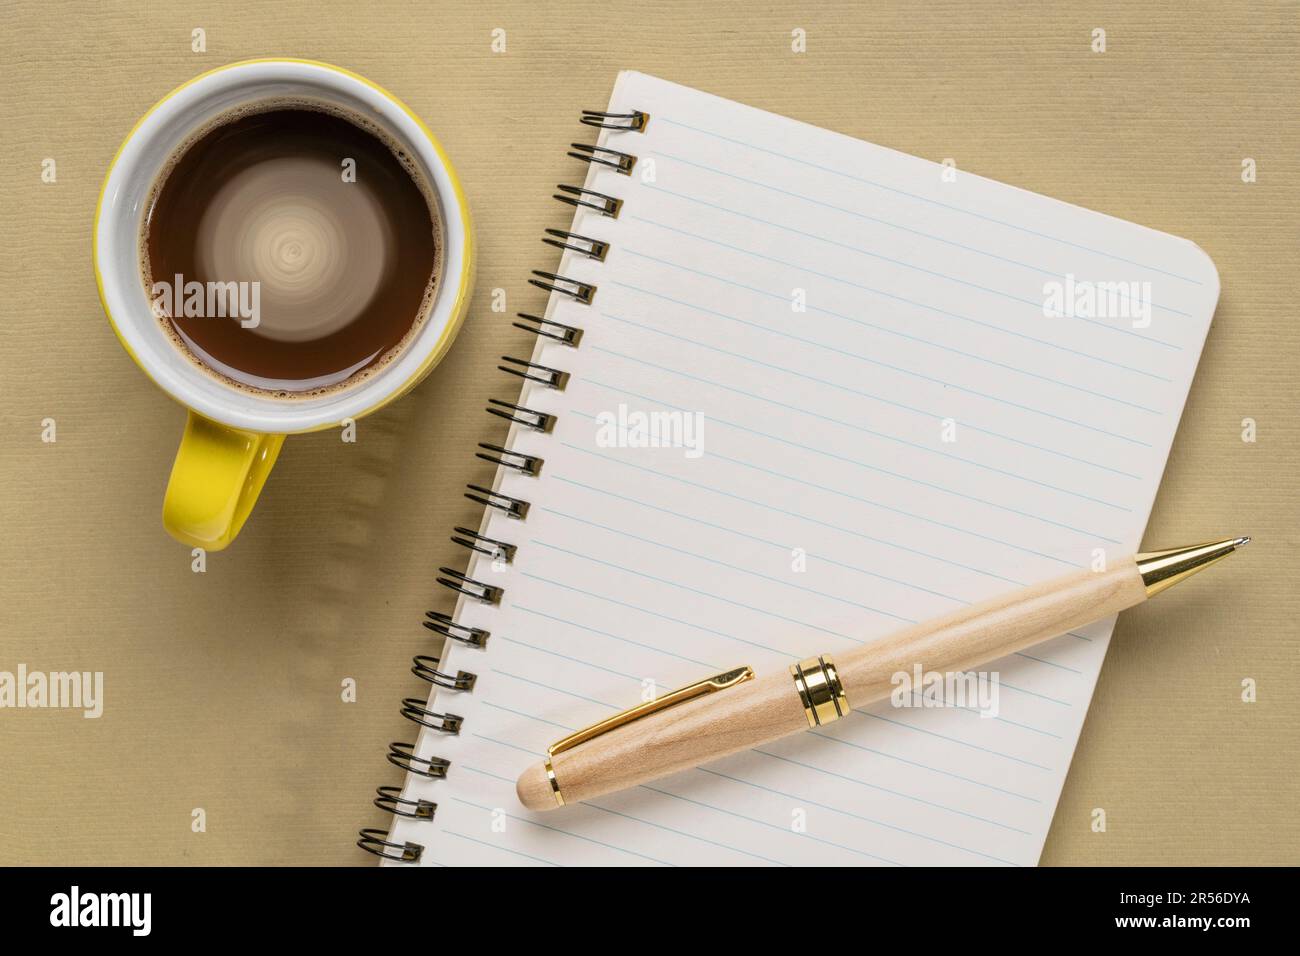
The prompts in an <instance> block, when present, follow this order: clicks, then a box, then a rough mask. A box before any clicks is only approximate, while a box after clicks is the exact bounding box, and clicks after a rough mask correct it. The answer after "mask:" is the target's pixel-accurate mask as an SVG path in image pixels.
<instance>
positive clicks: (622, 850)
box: [450, 764, 677, 866]
mask: <svg viewBox="0 0 1300 956" xmlns="http://www.w3.org/2000/svg"><path fill="white" fill-rule="evenodd" d="M461 769H462V770H469V771H473V772H474V773H485V771H482V770H479V769H478V768H476V767H467V766H465V765H464V764H461ZM450 799H451V801H452V802H453V803H459V804H463V805H464V806H467V807H473V808H474V809H475V810H485V811H487V812H488V813H489V814H491V813H494V812H495V811H496V810H497V809H499V808H497V807H485V806H483V804H481V803H474V802H473V801H472V800H466V799H465V798H463V797H451V798H450ZM501 812H502V813H503V814H504V815H505V816H507V817H509V818H510V819H511V820H518V821H519V822H520V823H527V824H528V825H529V826H534V827H538V828H540V829H542V830H550V831H551V832H552V833H562V834H564V835H565V836H569V837H573V838H574V839H575V840H582V841H584V842H586V843H591V844H593V845H595V846H599V847H604V848H605V849H607V850H617V851H618V852H619V853H626V854H627V855H628V856H635V857H640V858H641V859H643V860H649V861H650V862H651V863H658V864H659V865H660V866H676V865H677V864H676V863H669V862H668V861H667V860H661V859H659V858H658V857H654V856H649V855H648V854H645V853H638V852H636V850H629V849H628V848H627V847H625V846H617V845H615V844H613V843H606V842H605V841H603V840H597V839H594V838H592V837H589V836H583V835H582V834H581V833H574V832H573V831H572V830H565V829H564V828H563V827H553V826H550V825H549V824H546V823H539V822H538V821H537V820H530V819H529V818H528V817H521V816H519V815H518V814H516V813H505V811H504V810H502V811H501ZM493 845H495V844H493Z"/></svg>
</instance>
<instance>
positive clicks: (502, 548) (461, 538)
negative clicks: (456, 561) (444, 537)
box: [451, 528, 516, 564]
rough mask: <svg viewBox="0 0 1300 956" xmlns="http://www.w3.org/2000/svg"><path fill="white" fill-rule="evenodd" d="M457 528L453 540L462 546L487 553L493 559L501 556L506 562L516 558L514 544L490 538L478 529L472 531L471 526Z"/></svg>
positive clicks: (480, 552)
mask: <svg viewBox="0 0 1300 956" xmlns="http://www.w3.org/2000/svg"><path fill="white" fill-rule="evenodd" d="M455 530H456V533H455V534H454V535H452V536H451V540H452V541H454V542H456V544H458V545H460V546H461V547H462V548H469V549H470V550H471V551H477V552H478V553H479V554H486V555H487V556H488V557H489V558H492V559H493V560H496V559H497V558H500V559H501V560H502V561H504V562H505V563H506V564H509V563H510V562H511V561H513V560H514V559H515V551H516V548H515V546H514V545H513V544H507V543H506V542H504V541H498V540H497V539H496V538H489V537H487V536H486V535H481V534H479V533H478V532H477V531H471V530H469V528H456V529H455Z"/></svg>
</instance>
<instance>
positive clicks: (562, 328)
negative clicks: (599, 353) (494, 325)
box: [510, 312, 582, 348]
mask: <svg viewBox="0 0 1300 956" xmlns="http://www.w3.org/2000/svg"><path fill="white" fill-rule="evenodd" d="M519 318H521V319H524V320H526V321H524V322H511V323H510V324H511V325H513V326H514V327H515V328H517V329H523V330H524V331H525V332H532V333H533V335H540V336H544V337H546V338H548V339H554V340H555V341H556V342H560V343H562V344H564V345H568V346H570V347H572V348H577V347H578V343H580V342H581V341H582V329H579V328H576V327H575V326H572V325H565V324H564V323H563V322H556V321H555V320H554V319H543V318H539V317H538V316H535V315H529V314H528V313H527V312H520V313H519Z"/></svg>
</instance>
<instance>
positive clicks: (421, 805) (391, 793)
mask: <svg viewBox="0 0 1300 956" xmlns="http://www.w3.org/2000/svg"><path fill="white" fill-rule="evenodd" d="M374 803H375V806H377V807H378V808H379V809H380V810H387V811H388V812H389V813H391V814H393V815H394V816H399V817H410V818H411V819H412V820H432V819H433V815H434V814H435V813H437V812H438V805H437V804H436V803H434V802H433V801H432V800H407V799H406V798H405V797H403V796H402V788H401V787H376V788H375V800H374Z"/></svg>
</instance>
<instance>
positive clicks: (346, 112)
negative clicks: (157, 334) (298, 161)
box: [137, 96, 444, 401]
mask: <svg viewBox="0 0 1300 956" xmlns="http://www.w3.org/2000/svg"><path fill="white" fill-rule="evenodd" d="M274 110H306V111H310V112H318V113H324V114H327V115H330V116H334V117H337V118H339V119H342V120H344V121H345V122H348V123H350V124H352V125H353V126H355V127H358V128H359V129H362V130H364V131H365V132H367V133H369V134H371V135H372V136H374V137H375V139H377V140H379V142H381V143H383V145H384V146H385V147H386V148H387V149H388V151H389V152H390V153H392V155H393V157H394V158H395V159H396V160H397V161H398V163H399V164H401V166H402V168H403V169H404V170H405V171H406V173H407V175H409V176H410V178H411V181H412V182H413V183H414V184H415V186H416V187H417V188H418V189H419V190H420V193H421V195H423V196H424V200H425V203H426V204H427V205H428V208H429V216H430V219H431V220H432V222H433V224H434V234H433V238H434V259H433V268H432V270H431V272H430V278H429V282H428V284H427V285H426V286H425V289H424V296H423V297H422V299H421V301H420V307H419V309H418V310H417V314H416V316H415V317H414V318H413V320H412V322H411V327H410V329H408V330H407V332H406V334H405V335H404V336H402V338H401V340H400V341H399V342H398V343H397V344H396V345H394V346H392V347H391V348H390V349H388V351H387V352H385V353H384V354H383V355H381V356H380V357H379V358H377V359H375V360H374V361H373V362H371V363H369V364H368V365H367V366H366V367H365V368H363V369H361V370H360V371H358V372H355V373H353V374H352V375H350V376H348V377H347V378H346V379H344V380H343V381H341V382H336V383H332V384H330V385H326V386H322V387H319V388H309V389H302V390H291V389H267V388H261V387H258V386H256V385H251V384H249V383H247V382H241V381H239V380H237V379H235V378H232V377H230V376H228V375H224V374H222V373H221V372H219V371H217V370H216V369H214V368H212V367H211V366H210V365H209V364H208V363H206V362H205V361H204V360H203V359H202V358H200V357H199V356H198V355H197V354H195V352H194V350H193V349H192V348H191V347H190V344H189V343H188V342H186V341H185V339H184V337H183V336H182V335H181V334H180V332H179V331H178V330H177V328H176V326H175V325H174V324H173V323H172V322H171V320H170V319H169V318H168V317H167V316H165V315H164V316H158V317H157V318H158V321H159V324H160V327H161V328H162V331H163V334H165V335H166V336H167V338H168V340H169V341H170V342H171V344H172V345H173V346H174V347H175V348H176V350H177V351H179V352H180V353H181V354H182V355H184V356H185V358H186V359H188V360H189V362H190V364H192V365H193V366H195V367H196V368H198V369H200V370H201V371H202V372H203V373H204V374H205V375H207V376H208V377H209V378H214V379H216V380H217V381H219V382H221V383H222V384H223V385H225V386H227V387H229V388H233V389H235V390H236V391H239V392H243V393H246V394H250V395H259V396H263V397H269V398H275V399H280V400H285V401H307V400H313V399H319V398H324V397H326V396H329V395H334V394H337V393H340V392H345V391H351V390H352V389H354V388H357V387H359V386H360V385H362V384H364V383H365V382H368V381H370V380H371V379H373V378H375V377H376V376H378V375H380V374H382V373H383V372H384V371H385V370H386V369H387V368H388V367H389V366H390V365H392V364H393V363H394V362H396V361H397V360H398V359H399V358H400V357H401V355H402V354H403V353H404V352H405V351H406V349H407V347H408V346H410V344H411V342H412V341H414V339H415V337H416V336H417V335H418V334H419V333H420V331H421V330H422V329H423V328H424V326H425V324H426V323H427V322H428V319H429V314H430V312H431V311H432V309H433V302H434V299H435V298H436V295H437V292H438V286H439V283H440V279H441V276H442V264H443V245H444V236H443V229H442V211H441V208H440V206H439V204H438V200H437V196H436V193H435V192H434V189H433V186H432V185H431V184H430V182H429V181H428V179H427V177H426V176H425V175H424V172H423V170H421V169H420V166H419V163H418V162H417V161H416V160H415V158H414V157H413V156H411V155H410V154H409V153H408V151H407V150H406V148H405V147H404V146H403V145H402V144H401V143H400V142H398V140H397V139H396V138H394V137H393V136H392V135H391V134H390V133H389V132H388V130H386V129H385V128H384V127H383V126H381V125H380V124H378V123H376V122H374V121H372V120H369V119H367V118H366V117H364V116H362V115H360V114H359V113H357V112H355V111H353V110H350V109H347V108H345V107H342V106H339V105H338V104H337V103H332V102H329V101H326V100H318V99H313V98H310V97H298V96H280V97H268V98H266V99H260V100H256V101H254V102H251V103H245V104H242V105H240V106H236V107H234V108H232V109H229V110H226V111H225V112H223V113H220V114H218V115H217V116H214V117H213V118H211V119H209V120H208V121H207V122H206V123H204V124H202V125H201V126H199V127H197V128H196V129H195V130H194V131H192V132H191V133H189V134H188V135H187V136H186V137H185V139H184V140H183V141H182V142H181V144H180V145H178V146H177V147H176V148H175V149H173V150H172V152H171V154H170V155H169V156H168V157H167V159H166V160H165V161H164V163H163V165H162V167H161V168H160V169H159V171H158V173H157V175H156V176H155V177H154V181H153V184H152V185H151V186H150V187H149V193H148V197H147V199H146V201H145V203H144V207H143V208H144V212H143V213H142V216H141V221H140V226H139V228H138V230H137V233H138V235H137V241H138V259H139V266H140V276H141V279H142V281H143V283H144V288H145V296H146V298H148V299H149V300H150V302H152V301H153V284H154V282H155V281H159V280H155V279H154V277H153V270H152V268H151V265H150V257H149V247H148V241H147V240H148V229H147V228H146V225H147V223H148V219H149V215H150V212H151V211H152V209H153V206H154V201H155V200H156V199H157V197H158V193H159V192H160V191H161V190H162V188H163V186H164V185H165V184H166V183H167V180H168V177H169V176H170V175H171V174H172V172H173V170H175V168H176V166H177V164H178V163H180V161H181V160H182V159H183V158H184V157H185V155H186V153H188V152H189V150H190V149H191V148H192V147H193V146H194V145H195V144H196V143H197V142H199V141H200V140H201V139H203V137H204V136H206V135H208V134H209V133H211V132H212V131H213V130H216V129H219V128H220V127H222V126H226V125H228V124H230V123H234V122H237V121H238V120H241V119H243V118H245V117H248V116H254V115H257V114H259V113H268V112H272V111H274ZM171 279H172V277H171V276H166V277H163V280H165V281H168V282H170V281H171Z"/></svg>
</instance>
